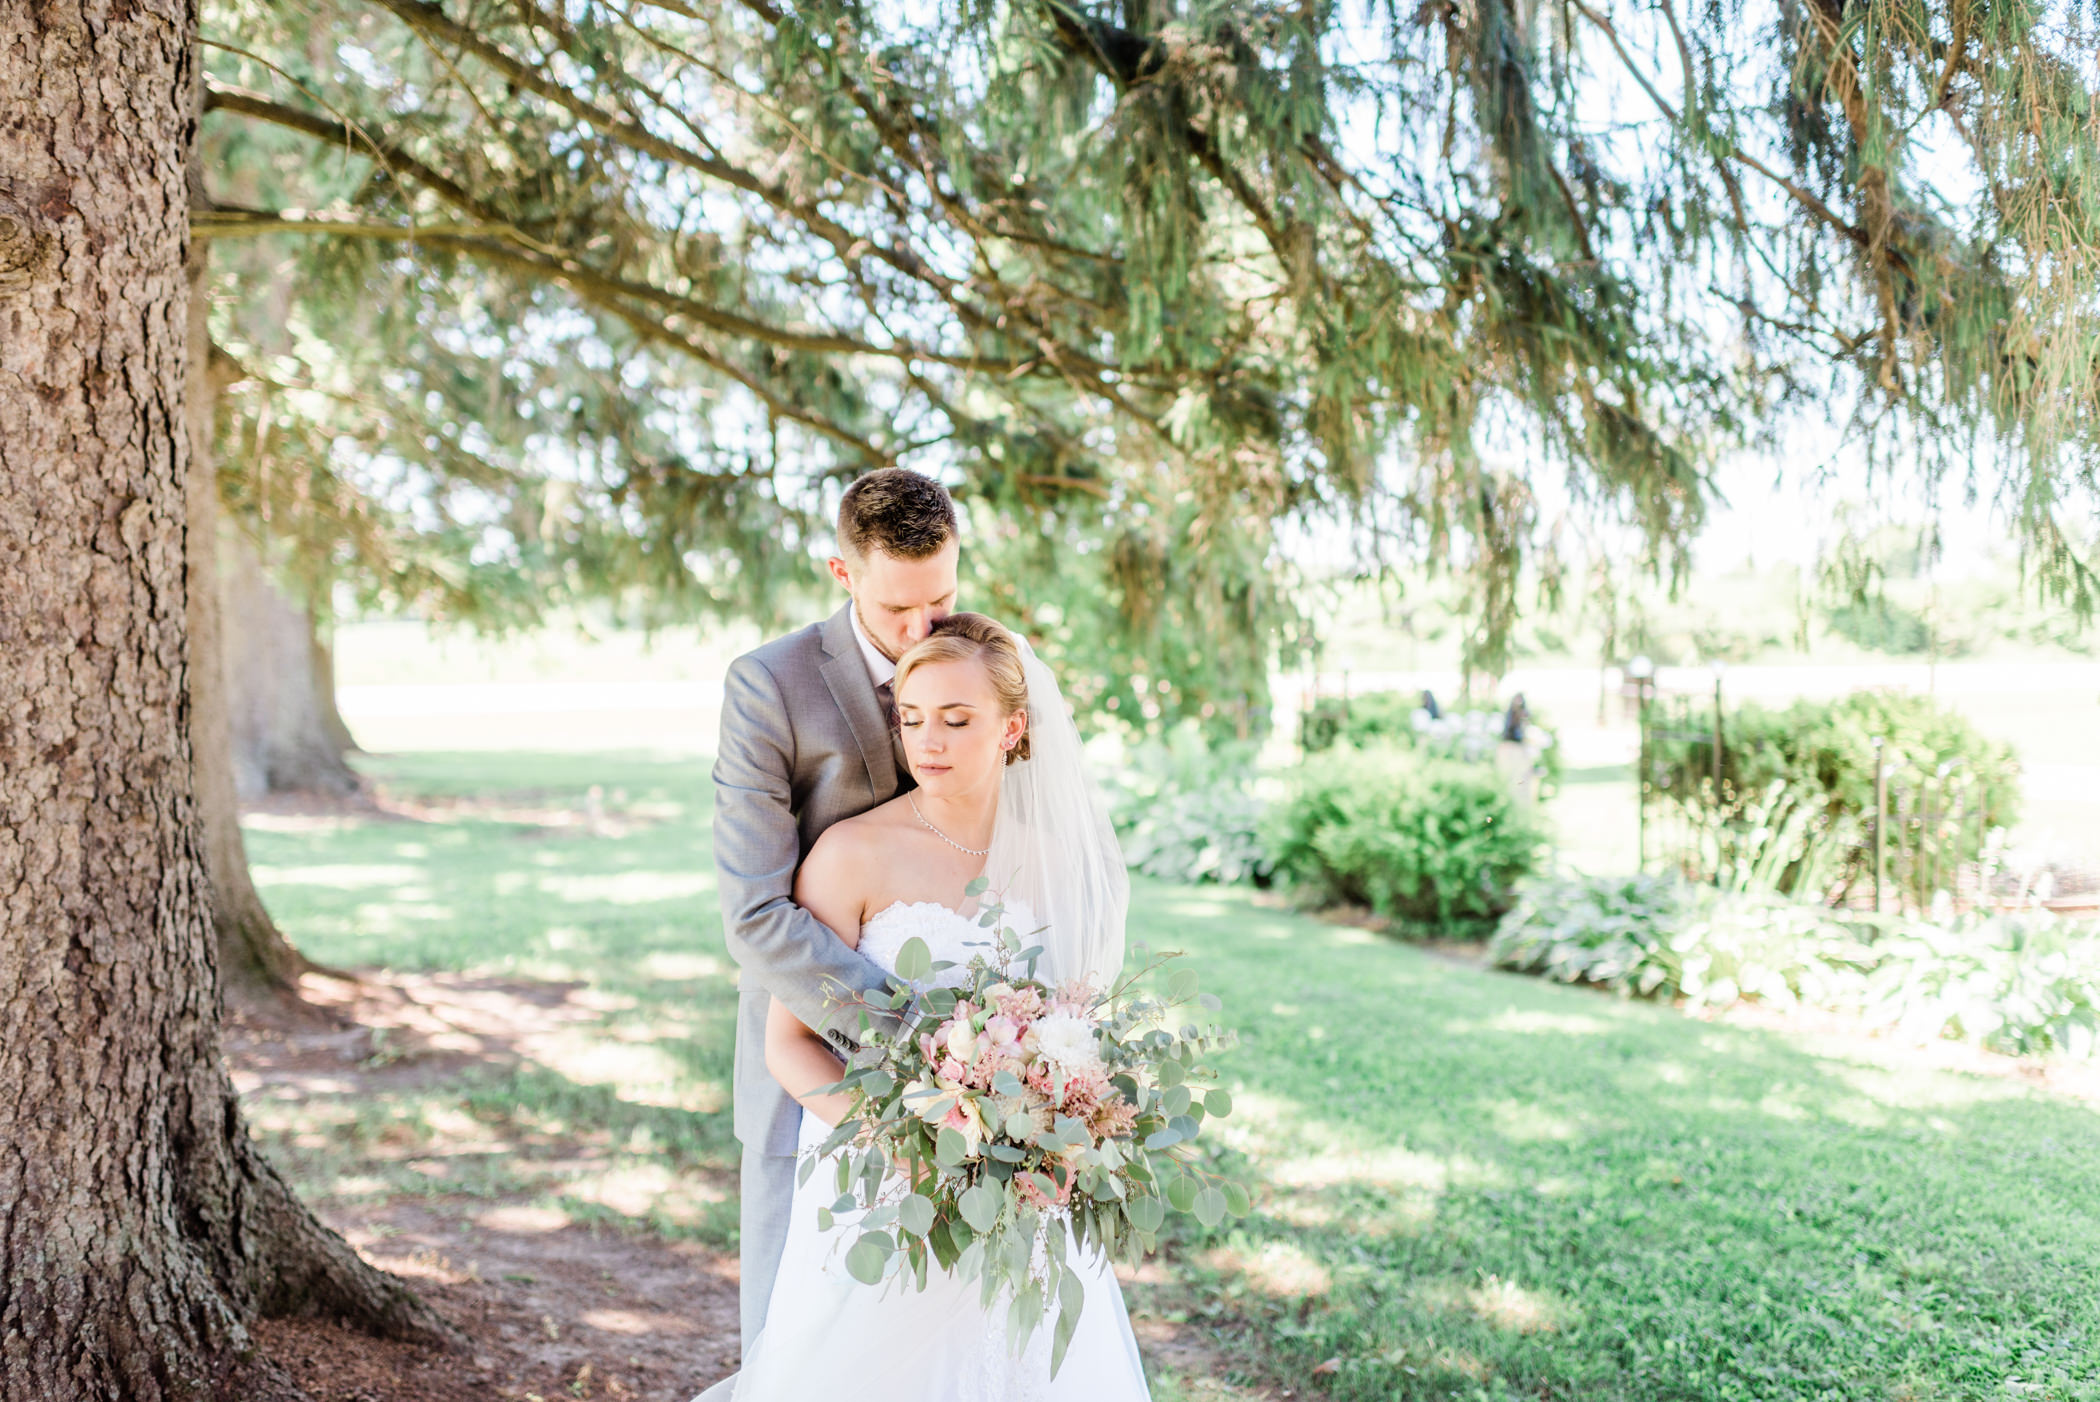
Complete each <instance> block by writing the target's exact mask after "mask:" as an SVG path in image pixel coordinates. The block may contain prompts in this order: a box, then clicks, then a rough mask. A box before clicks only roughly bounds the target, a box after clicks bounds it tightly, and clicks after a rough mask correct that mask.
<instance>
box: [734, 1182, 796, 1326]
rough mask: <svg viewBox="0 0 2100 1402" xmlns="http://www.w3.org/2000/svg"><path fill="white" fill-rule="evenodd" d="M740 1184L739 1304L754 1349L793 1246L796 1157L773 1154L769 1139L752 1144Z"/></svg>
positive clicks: (741, 1318) (739, 1310)
mask: <svg viewBox="0 0 2100 1402" xmlns="http://www.w3.org/2000/svg"><path fill="white" fill-rule="evenodd" d="M738 1183H739V1187H740V1189H741V1191H742V1193H743V1199H744V1200H743V1205H742V1211H741V1214H740V1216H739V1218H738V1223H739V1226H738V1230H739V1233H740V1235H741V1238H742V1242H741V1245H740V1246H739V1247H738V1250H737V1256H738V1259H739V1262H740V1265H739V1267H738V1273H737V1306H738V1315H739V1318H740V1320H741V1321H742V1324H743V1336H744V1348H745V1350H746V1351H748V1350H749V1349H750V1347H751V1341H752V1340H753V1339H755V1338H757V1337H758V1331H759V1330H760V1329H761V1328H763V1327H764V1326H765V1322H766V1305H767V1304H768V1303H770V1301H771V1297H772V1293H773V1278H774V1277H775V1276H777V1275H778V1274H779V1273H780V1255H781V1252H782V1251H784V1250H786V1248H787V1239H788V1219H789V1217H790V1215H791V1214H792V1212H793V1210H794V1205H795V1156H794V1155H793V1154H769V1153H767V1152H766V1151H765V1146H764V1145H763V1144H746V1145H745V1146H744V1162H743V1168H742V1171H741V1173H740V1174H739V1177H738Z"/></svg>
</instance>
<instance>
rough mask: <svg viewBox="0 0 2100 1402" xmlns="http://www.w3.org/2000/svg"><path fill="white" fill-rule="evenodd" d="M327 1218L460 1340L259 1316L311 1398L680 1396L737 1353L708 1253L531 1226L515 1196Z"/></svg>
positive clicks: (672, 1399) (521, 1401) (730, 1305)
mask: <svg viewBox="0 0 2100 1402" xmlns="http://www.w3.org/2000/svg"><path fill="white" fill-rule="evenodd" d="M329 1219H330V1220H329V1225H331V1226H333V1227H335V1228H336V1229H337V1230H339V1231H341V1232H342V1233H343V1234H344V1236H345V1237H346V1238H348V1239H349V1241H350V1242H351V1244H352V1245H354V1246H356V1247H357V1248H358V1250H359V1252H360V1253H362V1254H363V1255H364V1257H365V1258H366V1259H367V1260H369V1261H371V1262H372V1263H373V1264H374V1265H377V1266H379V1267H381V1268H382V1269H385V1270H388V1271H391V1272H393V1273H394V1274H396V1275H399V1276H401V1277H402V1278H403V1279H405V1280H407V1281H408V1282H409V1283H410V1284H411V1285H413V1286H414V1287H415V1289H416V1290H417V1292H418V1293H419V1294H421V1295H422V1296H423V1298H424V1299H425V1300H427V1301H428V1302H429V1303H430V1304H431V1305H432V1306H433V1307H435V1308H436V1309H437V1310H438V1312H439V1313H441V1314H443V1315H444V1316H445V1317H446V1318H447V1319H449V1320H451V1321H452V1322H453V1323H454V1324H456V1325H458V1326H459V1328H460V1329H461V1330H462V1331H463V1332H464V1333H465V1334H466V1335H467V1337H468V1339H469V1340H470V1341H471V1344H472V1352H471V1353H464V1354H453V1353H446V1352H443V1351H441V1350H437V1349H431V1348H425V1347H419V1346H416V1345H410V1344H398V1343H390V1342H387V1341H385V1340H380V1339H373V1338H370V1337H368V1336H366V1335H364V1334H361V1333H358V1332H357V1331H355V1330H353V1329H346V1328H344V1327H343V1326H341V1325H338V1324H335V1323H332V1322H328V1321H324V1320H314V1319H287V1320H267V1321H264V1322H263V1323H262V1324H260V1325H259V1326H258V1327H257V1330H256V1332H257V1334H258V1335H259V1337H260V1339H261V1341H262V1343H263V1345H264V1347H265V1349H266V1350H267V1351H268V1353H269V1354H270V1356H271V1358H272V1359H273V1360H274V1361H275V1362H276V1363H277V1364H278V1366H279V1367H281V1368H283V1369H284V1370H285V1371H286V1372H287V1373H288V1374H290V1375H291V1377H292V1378H293V1379H294V1380H295V1381H296V1382H298V1384H299V1385H300V1386H301V1387H302V1388H304V1389H305V1390H306V1392H307V1393H308V1395H309V1396H311V1397H312V1398H313V1399H314V1402H485V1399H505V1402H532V1399H535V1398H537V1399H540V1402H557V1399H568V1398H604V1399H621V1400H622V1402H628V1400H630V1399H631V1402H686V1399H688V1398H690V1397H692V1396H693V1395H694V1394H695V1393H697V1392H699V1391H701V1390H702V1389H703V1388H705V1387H706V1386H707V1385H708V1384H710V1383H712V1382H714V1381H715V1380H716V1379H717V1378H720V1377H722V1376H723V1375H725V1374H727V1373H728V1372H730V1371H731V1370H732V1369H734V1368H735V1366H736V1355H737V1309H736V1279H735V1263H734V1262H733V1261H727V1260H723V1259H721V1258H718V1257H716V1256H714V1255H713V1254H712V1253H710V1252H706V1251H703V1250H700V1249H698V1248H693V1247H688V1246H681V1245H665V1244H663V1243H658V1242H651V1241H648V1240H643V1239H636V1238H634V1237H630V1236H628V1235H626V1234H623V1233H619V1232H612V1231H604V1230H593V1229H590V1228H585V1227H575V1226H569V1227H562V1228H559V1229H557V1230H553V1231H533V1230H530V1229H529V1228H530V1227H531V1225H532V1218H531V1215H530V1212H529V1210H528V1209H523V1208H520V1209H515V1210H511V1211H509V1212H508V1213H507V1212H506V1209H504V1208H500V1207H498V1208H495V1209H487V1208H485V1207H484V1209H483V1210H482V1211H480V1212H479V1213H478V1214H476V1216H474V1217H466V1216H463V1215H456V1214H449V1213H447V1212H445V1211H444V1210H443V1209H442V1205H436V1206H426V1205H424V1204H405V1205H396V1206H392V1207H388V1208H383V1209H380V1210H378V1211H375V1212H372V1213H364V1214H359V1216H358V1219H356V1220H346V1219H344V1218H343V1217H342V1216H341V1215H340V1214H330V1215H329ZM489 1222H494V1223H495V1224H496V1225H497V1227H499V1228H501V1227H506V1226H507V1227H508V1229H491V1228H490V1227H489V1226H487V1225H483V1224H486V1223H489Z"/></svg>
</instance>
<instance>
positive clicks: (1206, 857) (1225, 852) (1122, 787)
mask: <svg viewBox="0 0 2100 1402" xmlns="http://www.w3.org/2000/svg"><path fill="white" fill-rule="evenodd" d="M1254 785H1255V778H1254V755H1253V751H1252V748H1251V747H1248V746H1233V745H1219V746H1212V745H1210V744H1208V743H1206V742H1205V740H1204V737H1203V733H1202V731H1201V730H1200V729H1199V728H1198V727H1197V725H1196V723H1195V722H1194V721H1184V722H1183V723H1182V724H1181V725H1179V726H1177V727H1176V728H1175V729H1174V730H1172V731H1170V732H1168V734H1167V735H1166V736H1164V737H1163V738H1161V739H1159V740H1154V741H1146V742H1142V743H1140V744H1138V745H1136V746H1134V747H1133V748H1132V749H1131V751H1130V752H1129V753H1128V755H1127V756H1126V758H1125V761H1124V763H1123V765H1122V766H1121V767H1120V768H1119V769H1118V770H1116V771H1115V773H1114V774H1113V775H1112V776H1111V789H1112V809H1111V811H1112V816H1113V817H1114V819H1115V824H1116V831H1117V834H1118V835H1119V836H1120V837H1121V838H1122V842H1123V855H1124V857H1125V858H1127V859H1128V861H1129V863H1130V868H1131V870H1132V871H1138V872H1143V873H1144V874H1145V875H1147V876H1154V877H1158V878H1159V879H1161V880H1163V881H1180V882H1201V881H1216V882H1222V883H1224V884H1226V885H1237V884H1239V883H1241V882H1248V881H1253V882H1266V881H1267V879H1268V875H1269V856H1268V849H1267V847H1266V846H1265V845H1264V844H1263V841H1262V814H1263V809H1264V805H1263V803H1262V801H1261V799H1260V797H1259V796H1257V794H1256V793H1255V787H1254Z"/></svg>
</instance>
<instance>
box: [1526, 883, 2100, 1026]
mask: <svg viewBox="0 0 2100 1402" xmlns="http://www.w3.org/2000/svg"><path fill="white" fill-rule="evenodd" d="M1488 957H1489V958H1490V960H1492V961H1493V962H1494V963H1495V964H1497V965H1499V966H1500V967H1502V968H1506V969H1515V970H1517V971H1519V972H1523V973H1536V974H1541V975H1544V976H1545V977H1547V978H1553V979H1558V980H1560V981H1561V982H1563V983H1596V984H1601V985H1603V986H1604V987H1607V988H1613V989H1617V990H1619V991H1620V992H1622V993H1626V994H1629V995H1644V996H1645V995H1653V996H1659V997H1670V998H1682V999H1684V1001H1685V1002H1686V1003H1687V1004H1688V1005H1690V1006H1693V1007H1717V1006H1722V1005H1725V1004H1728V1003H1732V1002H1734V1001H1736V1000H1737V999H1738V998H1755V999H1758V1000H1760V1001H1763V1002H1768V1003H1777V1004H1780V1005H1791V1004H1806V1005H1810V1006H1815V1007H1824V1008H1834V1009H1838V1010H1840V1011H1848V1012H1856V1013H1858V1014H1860V1015H1861V1017H1862V1018H1863V1019H1864V1020H1865V1021H1866V1022H1867V1023H1868V1024H1869V1025H1870V1026H1874V1027H1891V1028H1895V1029H1897V1030H1899V1031H1901V1032H1903V1033H1905V1034H1907V1035H1911V1036H1915V1037H1917V1038H1919V1039H1920V1040H1924V1039H1929V1038H1933V1037H1940V1036H1950V1037H1960V1038H1964V1039H1967V1040H1971V1041H1977V1042H1981V1043H1982V1044H1984V1045H1985V1046H1988V1047H1991V1048H1993V1049H1995V1050H1998V1051H2004V1052H2008V1053H2013V1054H2028V1053H2036V1052H2046V1051H2058V1050H2061V1051H2065V1052H2068V1053H2069V1054H2071V1055H2074V1056H2090V1055H2092V1053H2093V1051H2094V1050H2095V1047H2096V1045H2100V935H2095V933H2094V932H2093V930H2092V929H2091V928H2090V927H2088V926H2081V925H2078V924H2075V923H2073V922H2070V921H2064V920H2060V919H2058V918H2056V917H2054V916H2050V915H2046V914H2039V913H2037V914H2025V913H2023V914H2019V915H2002V914H2001V915H1982V914H1971V915H1962V916H1951V915H1950V916H1944V917H1942V918H1939V919H1933V920H1925V919H1917V920H1912V919H1886V920H1884V919H1877V918H1875V917H1871V916H1846V915H1842V914H1840V913H1839V912H1836V911H1832V910H1828V909H1825V908H1824V907H1821V906H1815V905H1810V904H1807V903H1805V902H1801V901H1793V900H1788V899H1786V898H1784V897H1782V896H1779V895H1777V894H1775V893H1773V892H1770V891H1723V890H1717V889H1715V888H1713V887H1710V886H1694V885H1689V884H1687V883H1685V882H1682V881H1679V880H1677V879H1676V878H1674V877H1660V876H1630V877H1629V876H1618V877H1591V876H1563V877H1555V878H1551V879H1540V880H1533V881H1528V882H1526V883H1525V884H1524V885H1523V887H1522V888H1521V890H1520V893H1519V898H1518V900H1517V903H1516V904H1515V906H1513V907H1512V908H1511V910H1510V911H1509V913H1508V914H1507V915H1506V916H1504V917H1503V919H1502V922H1501V924H1500V925H1499V926H1498V927H1497V929H1496V931H1495V935H1494V938H1493V939H1492V940H1491V941H1490V942H1489V945H1488Z"/></svg>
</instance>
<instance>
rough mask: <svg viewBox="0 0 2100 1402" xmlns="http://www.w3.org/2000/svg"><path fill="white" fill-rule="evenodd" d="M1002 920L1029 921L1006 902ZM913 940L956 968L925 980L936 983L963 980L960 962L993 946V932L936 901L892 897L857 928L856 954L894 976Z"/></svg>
mask: <svg viewBox="0 0 2100 1402" xmlns="http://www.w3.org/2000/svg"><path fill="white" fill-rule="evenodd" d="M1005 923H1006V925H1007V928H1009V929H1014V930H1026V929H1030V928H1032V927H1033V923H1034V922H1032V921H1031V920H1029V919H1028V915H1027V912H1026V911H1025V910H1023V909H1022V908H1020V907H1019V906H1018V905H1009V906H1008V907H1007V909H1006V922H1005ZM915 938H916V939H922V940H924V941H926V947H927V949H929V950H931V951H932V953H933V958H934V962H936V963H939V962H940V961H941V960H943V959H946V960H950V961H952V962H953V963H954V964H955V966H956V967H954V968H952V969H943V970H941V971H940V972H939V973H937V974H935V975H934V976H933V978H932V979H930V980H928V982H929V983H936V984H939V983H946V984H961V983H963V982H965V980H966V977H967V974H966V971H965V969H964V967H963V966H964V965H966V964H968V963H969V962H970V960H971V958H972V957H974V956H976V955H980V954H987V955H988V954H991V953H993V952H994V951H995V950H996V949H997V947H998V942H997V940H996V938H995V937H994V934H993V932H992V931H991V930H988V929H986V928H984V927H983V926H982V925H979V924H978V923H977V917H976V916H975V915H964V914H962V913H961V912H960V911H957V910H954V909H952V908H951V907H949V906H945V905H942V904H941V903H940V902H939V901H897V902H896V903H894V904H892V905H890V906H888V907H886V908H885V909H883V910H879V911H877V912H876V913H875V914H874V915H872V916H870V917H869V918H868V920H867V922H866V923H865V924H863V925H862V926H861V927H860V952H861V953H862V954H865V955H867V956H868V958H869V959H870V960H871V961H873V962H874V963H875V964H876V965H877V966H878V967H879V968H881V969H883V970H885V971H886V972H889V973H892V974H894V973H896V972H897V956H898V955H899V954H901V953H903V951H904V946H905V945H906V944H907V943H909V942H910V941H911V940H913V939H915Z"/></svg>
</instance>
